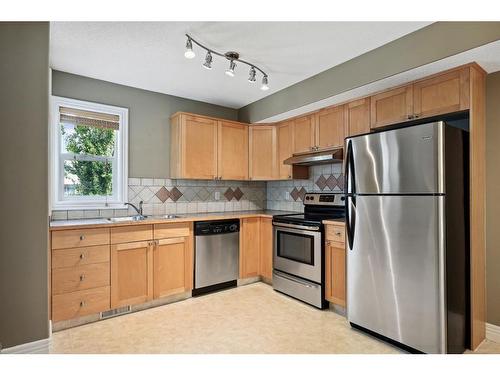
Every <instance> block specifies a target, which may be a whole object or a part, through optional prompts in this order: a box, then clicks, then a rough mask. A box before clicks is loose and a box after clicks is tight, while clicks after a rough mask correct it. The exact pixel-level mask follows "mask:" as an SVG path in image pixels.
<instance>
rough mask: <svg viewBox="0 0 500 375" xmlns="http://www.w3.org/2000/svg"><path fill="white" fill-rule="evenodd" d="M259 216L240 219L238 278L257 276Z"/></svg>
mask: <svg viewBox="0 0 500 375" xmlns="http://www.w3.org/2000/svg"><path fill="white" fill-rule="evenodd" d="M259 255H260V218H259V217H250V218H246V219H241V228H240V278H241V279H244V278H247V277H255V276H259V269H260V260H259Z"/></svg>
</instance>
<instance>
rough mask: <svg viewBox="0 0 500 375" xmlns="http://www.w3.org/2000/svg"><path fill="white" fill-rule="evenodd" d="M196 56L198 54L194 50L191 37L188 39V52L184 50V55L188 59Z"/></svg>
mask: <svg viewBox="0 0 500 375" xmlns="http://www.w3.org/2000/svg"><path fill="white" fill-rule="evenodd" d="M195 56H196V54H195V53H194V51H193V43H192V42H191V39H190V38H188V40H187V42H186V52H184V57H185V58H186V59H192V58H193V57H195Z"/></svg>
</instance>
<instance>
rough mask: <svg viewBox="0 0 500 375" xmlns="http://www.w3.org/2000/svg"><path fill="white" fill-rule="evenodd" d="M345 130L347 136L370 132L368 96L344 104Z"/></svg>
mask: <svg viewBox="0 0 500 375" xmlns="http://www.w3.org/2000/svg"><path fill="white" fill-rule="evenodd" d="M344 107H345V119H346V124H347V126H346V132H347V135H348V136H353V135H358V134H365V133H369V132H370V98H364V99H359V100H355V101H352V102H350V103H347V104H346V105H345V106H344Z"/></svg>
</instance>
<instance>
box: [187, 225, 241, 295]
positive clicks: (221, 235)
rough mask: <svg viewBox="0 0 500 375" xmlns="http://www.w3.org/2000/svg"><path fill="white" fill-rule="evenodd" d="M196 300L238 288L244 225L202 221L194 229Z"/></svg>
mask: <svg viewBox="0 0 500 375" xmlns="http://www.w3.org/2000/svg"><path fill="white" fill-rule="evenodd" d="M194 232H195V248H194V254H195V255H194V289H193V296H196V295H200V294H204V293H208V292H212V291H215V290H219V289H224V288H228V287H232V286H236V280H237V279H238V274H239V258H240V221H239V220H218V221H199V222H196V223H195V225H194Z"/></svg>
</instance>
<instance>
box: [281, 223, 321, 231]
mask: <svg viewBox="0 0 500 375" xmlns="http://www.w3.org/2000/svg"><path fill="white" fill-rule="evenodd" d="M273 225H274V226H276V227H282V228H292V229H305V230H315V231H319V230H320V227H319V226H317V225H314V226H309V225H298V224H286V223H278V222H276V221H273Z"/></svg>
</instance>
